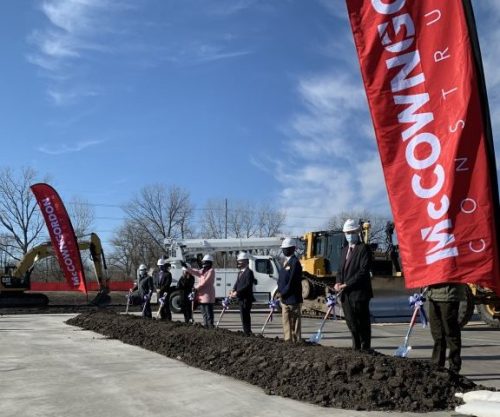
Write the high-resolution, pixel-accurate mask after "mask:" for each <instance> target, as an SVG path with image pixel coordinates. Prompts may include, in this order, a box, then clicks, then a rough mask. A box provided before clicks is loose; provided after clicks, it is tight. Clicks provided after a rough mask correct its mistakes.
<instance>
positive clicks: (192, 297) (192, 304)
mask: <svg viewBox="0 0 500 417" xmlns="http://www.w3.org/2000/svg"><path fill="white" fill-rule="evenodd" d="M188 299H189V300H190V301H191V323H194V301H195V300H196V290H195V289H193V291H191V292H190V293H189V295H188Z"/></svg>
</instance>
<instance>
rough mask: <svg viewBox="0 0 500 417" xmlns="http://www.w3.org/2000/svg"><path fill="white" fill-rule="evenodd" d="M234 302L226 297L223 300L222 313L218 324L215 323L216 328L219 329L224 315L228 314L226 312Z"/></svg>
mask: <svg viewBox="0 0 500 417" xmlns="http://www.w3.org/2000/svg"><path fill="white" fill-rule="evenodd" d="M231 302H232V298H231V297H225V298H224V299H223V300H222V303H221V304H222V311H221V313H220V316H219V320H217V323H215V328H216V329H217V328H218V327H219V323H220V321H221V319H222V316H223V315H224V313H225V312H226V310H227V309H228V308H229V304H231Z"/></svg>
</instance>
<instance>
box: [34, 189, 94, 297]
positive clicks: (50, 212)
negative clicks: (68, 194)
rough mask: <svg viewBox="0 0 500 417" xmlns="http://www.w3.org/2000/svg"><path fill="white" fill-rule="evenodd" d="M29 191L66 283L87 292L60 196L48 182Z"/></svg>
mask: <svg viewBox="0 0 500 417" xmlns="http://www.w3.org/2000/svg"><path fill="white" fill-rule="evenodd" d="M31 191H33V194H35V197H36V200H37V202H38V205H39V207H40V210H41V211H42V213H43V217H44V219H45V223H46V224H47V228H48V229H49V235H50V240H51V242H52V246H53V248H54V253H55V254H56V257H57V260H58V261H59V265H60V266H61V269H62V270H63V272H64V277H65V278H66V281H67V283H68V284H69V286H70V287H71V288H72V289H78V290H79V291H83V292H85V293H87V283H86V281H85V273H84V271H83V266H82V258H81V256H80V249H79V248H78V242H77V240H76V236H75V231H74V230H73V225H72V224H71V221H70V219H69V216H68V212H67V211H66V208H65V207H64V204H63V202H62V200H61V198H60V197H59V195H58V194H57V192H56V190H54V189H53V188H52V187H51V186H50V185H48V184H35V185H32V186H31Z"/></svg>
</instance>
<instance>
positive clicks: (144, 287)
mask: <svg viewBox="0 0 500 417" xmlns="http://www.w3.org/2000/svg"><path fill="white" fill-rule="evenodd" d="M137 289H138V292H139V295H140V296H141V297H144V296H145V295H147V294H149V292H150V291H153V292H154V291H155V285H154V282H153V277H151V276H149V275H146V276H145V277H142V278H139V286H138V288H137Z"/></svg>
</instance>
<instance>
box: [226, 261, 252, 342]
mask: <svg viewBox="0 0 500 417" xmlns="http://www.w3.org/2000/svg"><path fill="white" fill-rule="evenodd" d="M249 259H250V257H249V256H248V254H247V253H245V252H241V253H239V254H238V258H237V260H236V262H237V264H238V269H239V270H240V271H239V272H238V279H237V280H236V282H235V283H234V286H233V291H232V292H231V294H229V296H230V297H233V298H237V299H238V304H239V305H240V316H241V324H242V326H243V333H245V334H246V335H247V336H249V335H251V334H252V319H251V315H250V313H251V310H252V303H253V302H254V301H255V298H254V297H253V285H254V280H255V278H254V275H253V271H252V270H251V269H250V268H249V267H248V264H249Z"/></svg>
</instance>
